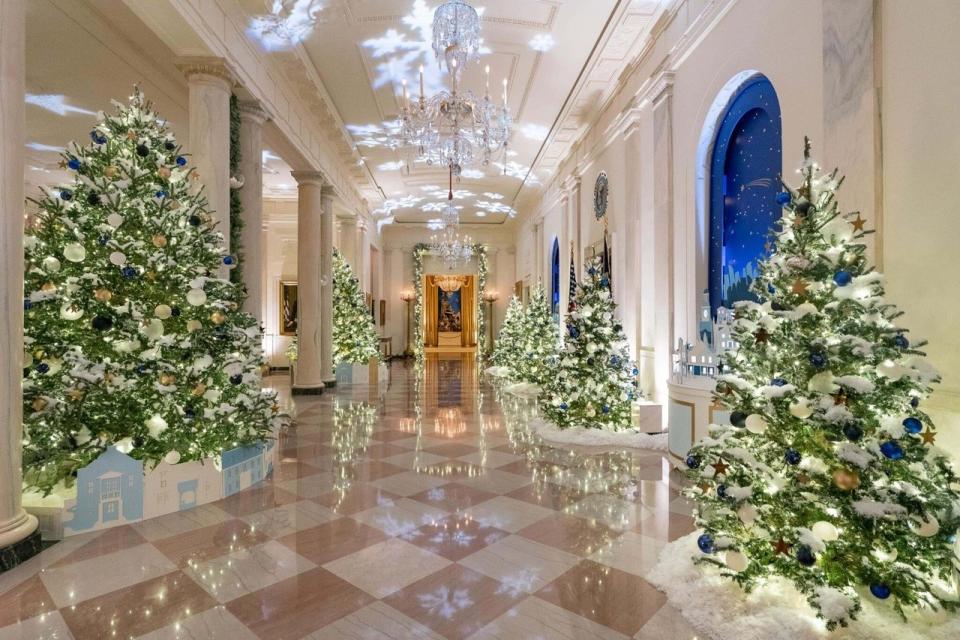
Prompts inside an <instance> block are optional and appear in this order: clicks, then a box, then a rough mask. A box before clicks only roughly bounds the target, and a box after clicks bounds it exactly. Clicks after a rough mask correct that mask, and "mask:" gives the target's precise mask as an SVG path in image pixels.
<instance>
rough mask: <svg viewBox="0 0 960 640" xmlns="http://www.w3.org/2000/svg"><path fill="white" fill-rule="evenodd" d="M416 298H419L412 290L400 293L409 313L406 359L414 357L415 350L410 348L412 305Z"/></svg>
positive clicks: (404, 350) (404, 351)
mask: <svg viewBox="0 0 960 640" xmlns="http://www.w3.org/2000/svg"><path fill="white" fill-rule="evenodd" d="M416 298H417V294H416V292H415V291H411V290H410V289H404V290H403V291H401V292H400V299H401V300H403V301H404V302H405V303H407V313H406V316H407V343H406V345H405V347H404V349H403V355H404V357H407V358H409V357H410V356H412V355H413V349H411V348H410V303H411V302H413V301H414V300H415V299H416Z"/></svg>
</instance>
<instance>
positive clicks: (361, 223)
mask: <svg viewBox="0 0 960 640" xmlns="http://www.w3.org/2000/svg"><path fill="white" fill-rule="evenodd" d="M366 230H367V221H366V220H364V219H363V218H361V217H359V216H357V231H366Z"/></svg>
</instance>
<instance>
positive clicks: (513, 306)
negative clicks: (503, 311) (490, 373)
mask: <svg viewBox="0 0 960 640" xmlns="http://www.w3.org/2000/svg"><path fill="white" fill-rule="evenodd" d="M524 320H525V314H524V311H523V303H521V302H520V299H519V298H517V296H512V297H511V298H510V304H508V305H507V315H506V316H505V317H504V319H503V324H502V325H500V333H499V334H498V335H497V343H496V348H495V349H494V351H493V355H492V356H491V357H490V362H491V363H493V365H494V366H495V367H506V368H508V369H511V372H512V373H515V371H514V368H515V367H516V365H517V361H518V360H519V358H520V353H521V351H520V349H521V343H522V342H523V337H524V332H525V330H526V329H525V326H524ZM511 377H512V375H511Z"/></svg>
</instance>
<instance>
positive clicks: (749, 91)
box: [708, 73, 783, 317]
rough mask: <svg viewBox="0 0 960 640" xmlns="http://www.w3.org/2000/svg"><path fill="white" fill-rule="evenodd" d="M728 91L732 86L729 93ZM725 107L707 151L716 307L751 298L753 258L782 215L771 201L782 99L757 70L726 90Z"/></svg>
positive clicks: (778, 163) (778, 162)
mask: <svg viewBox="0 0 960 640" xmlns="http://www.w3.org/2000/svg"><path fill="white" fill-rule="evenodd" d="M730 89H733V90H732V91H730ZM725 90H726V91H727V92H728V95H727V96H724V98H725V99H724V102H725V109H723V110H721V111H719V112H718V120H717V121H716V122H714V123H708V126H711V127H715V131H716V134H715V136H714V138H713V145H712V146H713V148H712V150H711V152H710V157H709V171H710V182H709V194H708V202H709V212H710V215H709V278H708V280H709V296H710V309H711V312H712V314H713V315H714V317H715V316H716V312H717V309H718V308H720V307H725V308H728V309H729V308H731V307H732V306H733V304H734V303H735V302H737V301H738V300H751V299H756V298H755V296H754V294H753V293H752V292H751V291H750V287H751V284H752V282H753V280H754V278H755V277H756V276H757V275H758V272H757V263H758V261H759V260H760V259H762V258H763V257H765V256H766V255H767V254H769V244H768V242H769V239H770V230H771V228H772V227H773V225H774V223H776V221H777V220H778V219H779V218H780V216H781V207H780V205H778V204H777V202H776V195H777V193H778V192H779V191H780V171H781V167H782V166H783V159H782V158H783V147H782V136H783V132H782V127H781V122H780V102H779V101H778V100H777V94H776V91H775V90H774V88H773V85H772V84H771V83H770V81H769V80H768V79H767V78H766V76H764V75H763V74H760V73H754V74H753V75H749V76H748V77H745V78H743V79H742V81H739V84H738V85H737V86H735V87H728V88H725Z"/></svg>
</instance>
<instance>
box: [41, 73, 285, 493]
mask: <svg viewBox="0 0 960 640" xmlns="http://www.w3.org/2000/svg"><path fill="white" fill-rule="evenodd" d="M90 138H91V143H90V144H88V145H87V146H81V145H77V144H72V145H70V147H69V149H68V150H67V151H66V153H65V155H64V165H65V167H66V168H68V169H70V170H71V171H72V172H74V175H75V179H74V181H73V183H72V184H70V185H67V186H61V187H58V188H53V189H49V190H48V193H47V196H46V197H45V198H44V199H43V200H41V201H39V202H38V203H37V204H38V205H39V207H40V209H41V212H40V215H39V221H38V224H37V225H36V227H35V228H34V229H31V230H30V232H29V234H28V235H27V237H26V243H25V244H26V266H25V271H26V282H25V285H24V290H25V293H26V297H25V299H24V308H25V323H24V324H25V330H24V343H25V347H26V353H25V356H24V358H25V366H26V369H25V376H24V381H23V396H24V405H25V406H24V423H25V429H24V437H25V443H24V453H23V464H24V477H25V479H26V482H27V483H28V484H31V485H34V486H37V487H39V488H40V489H42V490H44V491H49V490H51V489H52V488H53V487H54V485H56V484H57V483H58V482H60V481H68V482H69V481H70V480H71V478H72V477H73V476H74V475H75V474H76V472H77V470H78V469H80V468H83V467H85V466H86V465H87V464H89V463H90V462H91V461H92V460H94V459H95V458H96V457H97V456H99V455H100V454H101V453H102V452H103V451H105V450H106V449H107V448H108V447H110V446H116V447H117V448H118V449H120V450H121V451H124V452H128V453H129V454H130V455H131V456H133V457H134V458H137V459H139V460H144V461H146V462H148V463H156V462H158V461H160V460H162V459H165V460H167V461H168V462H170V463H176V462H177V461H178V460H197V459H202V458H205V457H209V456H214V455H218V454H219V453H220V452H221V450H223V449H233V448H235V447H237V446H238V445H244V444H250V443H253V442H255V441H259V440H262V439H263V438H264V437H267V436H268V435H269V434H270V431H271V427H272V426H274V425H277V424H279V423H280V422H282V418H280V417H277V416H275V411H276V405H275V400H274V396H273V394H270V393H266V392H262V391H261V389H260V365H261V353H260V341H261V336H260V328H259V327H258V326H257V323H256V320H255V319H254V318H253V317H251V316H249V315H247V314H245V313H242V312H240V311H238V310H237V308H238V306H239V305H240V303H241V300H242V293H241V290H240V286H239V285H235V284H231V283H230V282H229V281H227V280H225V279H221V278H220V277H218V275H217V272H218V270H219V269H220V268H221V266H222V265H231V264H232V263H233V257H232V256H228V255H224V249H223V239H222V236H221V235H220V233H219V232H218V231H217V230H216V229H214V228H213V222H212V219H211V215H210V212H209V210H208V209H207V202H206V199H205V198H204V197H203V194H202V192H201V186H200V182H199V180H198V178H200V176H198V175H197V173H196V171H195V170H194V169H191V168H190V167H188V166H187V164H188V161H187V158H186V157H185V156H183V155H181V151H180V147H179V146H178V145H177V142H176V140H174V138H173V135H172V134H171V133H170V132H169V131H168V130H167V129H166V127H165V125H164V124H163V120H161V119H160V118H159V116H158V115H157V114H156V113H154V112H153V111H151V109H150V106H149V105H148V104H147V103H145V101H144V99H143V97H142V96H141V94H140V92H139V90H137V91H136V92H135V93H134V95H133V97H132V98H131V100H130V103H129V105H118V109H117V113H116V115H113V116H110V117H104V118H102V119H101V120H100V122H99V123H98V124H97V125H96V126H95V127H94V129H93V131H91V132H90Z"/></svg>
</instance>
